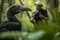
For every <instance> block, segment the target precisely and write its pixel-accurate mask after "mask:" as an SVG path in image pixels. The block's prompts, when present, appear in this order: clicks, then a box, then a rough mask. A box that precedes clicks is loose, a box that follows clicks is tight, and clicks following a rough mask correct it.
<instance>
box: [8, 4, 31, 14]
mask: <svg viewBox="0 0 60 40" xmlns="http://www.w3.org/2000/svg"><path fill="white" fill-rule="evenodd" d="M23 11H31V9H30V8H28V7H25V6H21V5H12V6H10V7H9V9H8V12H9V13H20V12H23Z"/></svg>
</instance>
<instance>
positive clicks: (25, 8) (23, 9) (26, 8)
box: [20, 6, 32, 11]
mask: <svg viewBox="0 0 60 40" xmlns="http://www.w3.org/2000/svg"><path fill="white" fill-rule="evenodd" d="M20 10H21V11H32V10H31V9H30V8H28V7H25V6H20Z"/></svg>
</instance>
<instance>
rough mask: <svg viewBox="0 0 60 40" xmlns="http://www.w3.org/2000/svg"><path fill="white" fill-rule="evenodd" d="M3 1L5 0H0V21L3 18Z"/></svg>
mask: <svg viewBox="0 0 60 40" xmlns="http://www.w3.org/2000/svg"><path fill="white" fill-rule="evenodd" d="M3 1H4V0H0V23H1V19H2V11H3Z"/></svg>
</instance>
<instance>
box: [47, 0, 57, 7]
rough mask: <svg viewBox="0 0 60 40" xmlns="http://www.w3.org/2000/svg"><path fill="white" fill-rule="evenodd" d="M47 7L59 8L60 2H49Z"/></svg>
mask: <svg viewBox="0 0 60 40" xmlns="http://www.w3.org/2000/svg"><path fill="white" fill-rule="evenodd" d="M47 5H48V7H49V8H56V7H57V8H58V0H47Z"/></svg>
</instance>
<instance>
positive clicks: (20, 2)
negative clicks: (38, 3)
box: [19, 0, 30, 19]
mask: <svg viewBox="0 0 60 40" xmlns="http://www.w3.org/2000/svg"><path fill="white" fill-rule="evenodd" d="M19 1H20V3H21V5H24V3H23V2H22V0H19ZM26 13H27V16H28V17H29V19H30V15H29V12H28V11H26Z"/></svg>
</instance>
